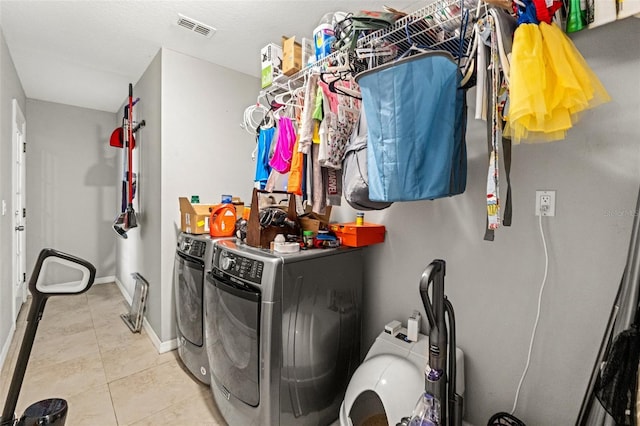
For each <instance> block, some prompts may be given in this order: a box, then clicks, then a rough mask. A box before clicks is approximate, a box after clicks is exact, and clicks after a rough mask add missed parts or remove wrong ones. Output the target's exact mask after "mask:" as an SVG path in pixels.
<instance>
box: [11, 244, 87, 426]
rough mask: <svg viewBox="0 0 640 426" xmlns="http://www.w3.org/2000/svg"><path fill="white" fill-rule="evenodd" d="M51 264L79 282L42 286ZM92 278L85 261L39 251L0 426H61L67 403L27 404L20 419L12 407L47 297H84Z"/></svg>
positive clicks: (41, 402) (52, 399) (54, 399)
mask: <svg viewBox="0 0 640 426" xmlns="http://www.w3.org/2000/svg"><path fill="white" fill-rule="evenodd" d="M54 262H55V263H59V264H61V265H63V266H67V267H69V268H73V269H77V270H80V271H81V272H82V279H81V280H80V281H74V282H70V283H63V284H49V283H46V282H45V281H46V280H45V279H44V277H45V276H46V275H44V274H41V273H42V271H43V270H46V268H47V266H48V265H49V264H50V263H54ZM95 277H96V268H95V267H94V266H93V265H92V264H91V263H89V262H87V261H86V260H82V259H80V258H77V257H75V256H72V255H70V254H66V253H62V252H59V251H57V250H53V249H43V250H42V251H41V252H40V255H39V256H38V260H37V262H36V266H35V267H34V269H33V273H32V274H31V279H30V280H29V290H30V291H31V295H32V300H31V309H29V315H28V317H27V327H26V329H25V332H24V337H23V338H22V345H21V346H20V353H19V354H18V359H17V361H16V367H15V370H14V371H13V377H12V378H11V385H10V386H9V392H8V394H7V400H6V401H5V404H4V409H3V410H2V417H0V426H36V425H37V426H45V425H46V426H64V424H65V421H66V419H67V410H68V406H67V401H65V400H64V399H60V398H50V399H45V400H42V401H38V402H36V403H34V404H31V405H30V406H29V407H27V409H26V410H25V412H24V414H23V415H22V416H21V417H20V419H16V416H15V409H16V404H17V403H18V396H19V395H20V388H21V387H22V381H23V379H24V374H25V372H26V370H27V364H28V363H29V356H30V355H31V348H32V347H33V341H34V339H35V337H36V331H37V330H38V323H39V322H40V319H41V318H42V313H43V312H44V307H45V304H46V303H47V300H48V299H49V297H50V296H66V295H74V294H81V293H84V292H85V291H87V290H89V288H91V286H92V285H93V281H94V280H95Z"/></svg>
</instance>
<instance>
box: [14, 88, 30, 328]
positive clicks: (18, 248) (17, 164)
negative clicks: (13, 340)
mask: <svg viewBox="0 0 640 426" xmlns="http://www.w3.org/2000/svg"><path fill="white" fill-rule="evenodd" d="M12 127H13V130H12V134H13V138H12V139H13V167H12V169H13V170H12V172H13V174H12V186H13V197H12V200H11V206H12V212H13V229H14V233H13V268H12V269H13V286H12V287H13V318H14V320H15V319H16V318H17V317H18V312H20V307H21V306H22V304H23V303H24V302H25V300H26V296H27V289H26V285H25V277H26V276H25V274H26V251H25V247H26V244H25V241H26V220H27V219H26V207H25V189H26V188H25V157H26V140H25V133H26V127H27V126H26V121H25V118H24V114H23V113H22V111H21V110H20V106H19V105H18V101H16V100H15V99H14V100H13V126H12Z"/></svg>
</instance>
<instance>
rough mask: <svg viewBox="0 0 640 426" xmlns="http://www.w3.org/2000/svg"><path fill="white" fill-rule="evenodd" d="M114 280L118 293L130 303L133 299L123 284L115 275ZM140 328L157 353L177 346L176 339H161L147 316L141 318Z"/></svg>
mask: <svg viewBox="0 0 640 426" xmlns="http://www.w3.org/2000/svg"><path fill="white" fill-rule="evenodd" d="M114 281H115V282H116V285H117V286H118V289H120V293H122V296H123V297H124V298H125V300H126V301H127V303H128V304H129V305H131V302H132V301H133V299H132V297H131V296H129V293H127V291H126V290H125V288H124V285H123V284H122V283H121V282H120V280H119V279H118V278H117V277H114ZM112 282H113V281H112ZM142 328H144V331H146V332H147V336H149V340H151V343H153V346H154V347H155V348H156V350H157V351H158V353H160V354H163V353H165V352H169V351H172V350H174V349H176V348H177V347H178V340H177V339H172V340H168V341H166V342H163V341H161V340H160V338H159V337H158V335H157V334H156V332H155V330H154V329H153V327H151V324H149V321H147V317H144V318H143V319H142Z"/></svg>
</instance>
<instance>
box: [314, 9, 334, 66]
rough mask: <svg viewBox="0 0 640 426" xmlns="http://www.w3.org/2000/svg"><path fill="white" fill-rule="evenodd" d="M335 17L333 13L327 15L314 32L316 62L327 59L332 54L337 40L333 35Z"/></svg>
mask: <svg viewBox="0 0 640 426" xmlns="http://www.w3.org/2000/svg"><path fill="white" fill-rule="evenodd" d="M333 16H334V13H333V12H332V13H327V14H325V15H324V16H323V17H322V19H320V24H319V25H318V26H317V27H316V29H315V30H313V44H314V46H315V52H316V61H319V60H321V59H323V58H325V57H327V55H329V54H330V53H331V45H332V44H333V41H334V40H335V38H336V37H335V34H334V33H333Z"/></svg>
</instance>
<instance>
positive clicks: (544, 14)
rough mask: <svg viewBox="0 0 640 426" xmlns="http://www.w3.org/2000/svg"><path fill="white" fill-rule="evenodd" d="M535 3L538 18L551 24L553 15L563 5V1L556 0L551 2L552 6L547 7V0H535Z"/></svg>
mask: <svg viewBox="0 0 640 426" xmlns="http://www.w3.org/2000/svg"><path fill="white" fill-rule="evenodd" d="M533 4H534V5H535V7H536V17H537V18H538V21H540V22H546V23H547V24H551V21H552V20H553V15H554V14H555V13H556V11H557V10H558V9H560V7H561V6H562V1H554V2H553V3H552V4H551V7H547V2H546V1H545V0H533Z"/></svg>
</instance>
